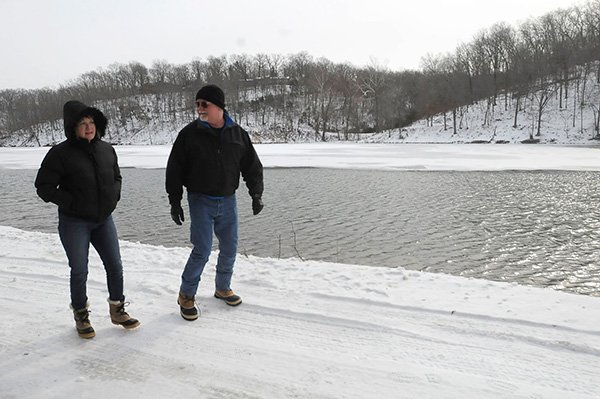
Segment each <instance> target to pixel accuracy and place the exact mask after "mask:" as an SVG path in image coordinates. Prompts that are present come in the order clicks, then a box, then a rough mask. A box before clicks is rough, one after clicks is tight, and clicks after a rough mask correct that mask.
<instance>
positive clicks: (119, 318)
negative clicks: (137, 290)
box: [108, 299, 140, 330]
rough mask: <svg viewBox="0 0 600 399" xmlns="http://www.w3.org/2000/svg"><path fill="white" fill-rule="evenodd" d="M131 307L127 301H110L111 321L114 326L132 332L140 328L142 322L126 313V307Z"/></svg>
mask: <svg viewBox="0 0 600 399" xmlns="http://www.w3.org/2000/svg"><path fill="white" fill-rule="evenodd" d="M126 305H129V302H125V301H111V300H110V299H109V300H108V307H109V310H110V321H112V323H113V324H116V325H119V326H123V327H125V328H126V329H128V330H130V329H132V328H136V327H139V325H140V322H139V321H138V320H136V319H134V318H133V317H131V316H129V314H128V313H127V312H126V311H125V306H126Z"/></svg>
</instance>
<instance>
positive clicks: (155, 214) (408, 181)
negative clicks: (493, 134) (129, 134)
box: [0, 168, 600, 296]
mask: <svg viewBox="0 0 600 399" xmlns="http://www.w3.org/2000/svg"><path fill="white" fill-rule="evenodd" d="M122 172H123V195H122V200H121V202H120V203H119V206H118V208H117V210H116V211H115V214H114V216H115V221H116V223H117V227H118V230H119V235H120V238H121V239H123V240H128V241H139V242H142V243H147V244H153V245H164V246H179V247H181V246H189V245H190V244H189V221H188V220H186V222H185V224H184V226H177V225H175V224H174V223H173V222H172V221H171V218H170V215H169V205H168V200H167V196H166V194H165V192H164V170H163V169H123V170H122ZM35 173H36V171H34V170H2V171H1V173H0V184H1V187H2V189H1V192H0V203H1V204H2V205H1V210H2V212H0V224H1V225H8V226H13V227H17V228H21V229H25V230H34V231H43V232H52V233H55V232H56V224H57V217H56V207H55V206H54V205H52V204H45V203H44V202H43V201H42V200H40V199H39V198H38V197H37V196H36V194H35V190H34V188H33V180H34V178H35ZM265 188H266V189H265V195H264V202H265V209H264V210H263V212H262V213H261V214H260V215H258V216H253V215H252V212H251V206H250V198H249V197H248V195H247V193H246V189H245V187H244V186H242V187H240V190H238V206H239V210H240V245H239V252H240V253H241V254H251V255H257V256H261V257H275V258H287V257H301V258H303V259H317V260H326V261H332V262H340V263H352V264H363V265H371V266H375V267H404V268H407V269H413V270H423V271H430V272H444V273H448V274H454V275H460V276H468V277H476V278H484V279H490V280H496V281H510V282H516V283H520V284H527V285H534V286H542V287H553V288H555V289H559V290H564V291H568V292H573V293H579V294H587V295H595V296H600V190H599V188H600V172H561V171H535V172H531V171H529V172H515V171H513V172H506V171H503V172H410V171H403V172H394V171H389V172H386V171H374V170H365V171H357V170H335V169H306V168H293V169H285V168H282V169H266V170H265ZM184 205H185V206H184V210H185V214H186V216H187V215H188V212H187V204H186V201H184ZM215 245H216V240H215Z"/></svg>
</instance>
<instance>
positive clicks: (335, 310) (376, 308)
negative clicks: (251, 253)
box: [0, 227, 600, 399]
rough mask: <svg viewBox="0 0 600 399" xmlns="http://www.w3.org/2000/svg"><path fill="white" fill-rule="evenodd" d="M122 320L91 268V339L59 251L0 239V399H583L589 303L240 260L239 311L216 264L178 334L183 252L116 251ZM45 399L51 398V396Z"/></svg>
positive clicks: (431, 278) (358, 269)
mask: <svg viewBox="0 0 600 399" xmlns="http://www.w3.org/2000/svg"><path fill="white" fill-rule="evenodd" d="M122 252H123V258H124V265H125V278H126V281H125V283H126V293H127V295H128V299H129V300H131V302H132V304H131V306H130V307H129V310H130V313H131V314H132V315H133V316H135V317H137V318H139V319H140V320H141V322H142V326H141V327H140V328H139V329H137V330H135V331H125V330H123V329H120V328H118V327H116V326H113V325H112V324H111V323H110V320H109V318H108V314H107V313H108V309H107V308H108V305H107V304H106V302H105V298H106V289H105V284H104V275H103V272H102V270H101V266H100V263H99V259H98V258H97V257H96V256H95V254H94V256H92V261H91V262H92V267H91V273H90V281H89V283H88V290H89V292H88V295H89V297H90V301H91V303H92V314H91V320H92V323H93V324H94V327H95V328H96V333H97V336H96V338H94V339H93V340H89V341H86V340H82V339H80V338H78V337H77V334H76V333H75V330H74V326H73V324H74V323H73V321H72V318H71V314H70V312H69V310H68V268H67V266H66V265H65V262H64V255H63V252H62V248H61V247H60V244H59V241H58V238H57V236H55V235H48V234H41V233H31V232H24V231H21V230H16V229H12V228H8V227H0V292H1V294H0V309H1V310H2V311H1V312H0V322H1V324H2V330H1V331H0V397H2V398H3V399H10V398H19V399H21V398H40V397H45V398H47V397H56V398H59V397H60V398H64V397H71V396H78V397H82V398H105V397H106V398H108V397H115V396H119V397H121V396H127V395H132V397H144V398H148V399H151V398H165V397H182V396H186V397H188V396H194V397H201V398H211V397H225V398H229V397H231V398H234V397H235V398H280V397H295V398H342V397H343V398H377V397H394V398H396V397H400V398H475V397H485V398H507V397H511V398H557V399H558V398H561V399H562V398H594V397H598V395H600V388H599V387H598V385H597V381H596V380H597V376H598V375H599V371H600V329H599V328H598V324H597V321H598V320H600V310H599V309H600V306H599V305H600V299H599V298H592V297H585V296H578V295H570V294H565V293H560V292H555V291H551V290H543V289H537V288H528V287H519V286H516V285H509V284H502V283H493V282H488V281H481V280H470V279H463V278H458V277H451V276H445V275H433V274H427V273H419V272H413V271H405V270H401V269H385V268H372V267H368V266H350V265H343V266H342V265H336V264H329V263H320V262H302V261H299V260H275V259H261V258H254V257H250V258H245V257H240V259H239V260H238V266H237V272H236V276H235V278H234V283H235V287H234V288H235V289H236V290H237V291H238V292H239V293H240V294H241V295H242V296H243V298H244V304H243V305H242V306H240V307H237V308H230V307H227V306H225V305H224V304H223V303H222V302H220V301H218V300H216V299H214V298H212V297H211V286H212V280H213V278H214V267H212V266H211V265H212V264H214V257H213V259H211V262H212V263H211V265H209V266H208V267H207V271H206V276H205V278H204V280H203V283H202V284H201V288H200V292H199V295H198V301H199V303H200V307H201V311H202V316H201V317H200V319H199V320H198V321H196V322H192V323H190V322H187V321H184V320H183V319H182V318H181V317H180V316H179V314H178V309H177V305H176V303H175V298H176V294H177V289H178V284H179V273H180V269H181V267H182V264H183V262H184V261H185V259H186V257H187V254H188V250H187V249H185V248H162V247H153V246H147V245H141V244H134V243H123V247H122ZM49 392H50V393H49Z"/></svg>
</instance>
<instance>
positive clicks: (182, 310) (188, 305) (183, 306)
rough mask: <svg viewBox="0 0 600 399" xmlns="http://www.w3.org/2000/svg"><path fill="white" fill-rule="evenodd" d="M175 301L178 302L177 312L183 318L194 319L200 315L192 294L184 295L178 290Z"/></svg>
mask: <svg viewBox="0 0 600 399" xmlns="http://www.w3.org/2000/svg"><path fill="white" fill-rule="evenodd" d="M177 303H178V304H179V314H180V315H181V317H183V318H184V319H186V320H188V321H194V320H196V319H197V318H198V316H199V315H200V312H199V311H198V308H197V307H196V299H195V297H194V295H191V296H190V295H185V294H183V293H181V292H180V293H179V297H178V298H177Z"/></svg>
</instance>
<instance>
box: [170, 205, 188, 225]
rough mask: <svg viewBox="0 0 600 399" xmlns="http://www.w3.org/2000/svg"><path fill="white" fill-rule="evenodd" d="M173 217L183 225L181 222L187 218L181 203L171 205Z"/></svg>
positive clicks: (177, 222)
mask: <svg viewBox="0 0 600 399" xmlns="http://www.w3.org/2000/svg"><path fill="white" fill-rule="evenodd" d="M171 219H173V221H174V222H175V223H176V224H178V225H179V226H181V222H183V221H184V220H185V219H184V217H183V208H181V204H179V203H177V204H172V205H171Z"/></svg>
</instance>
